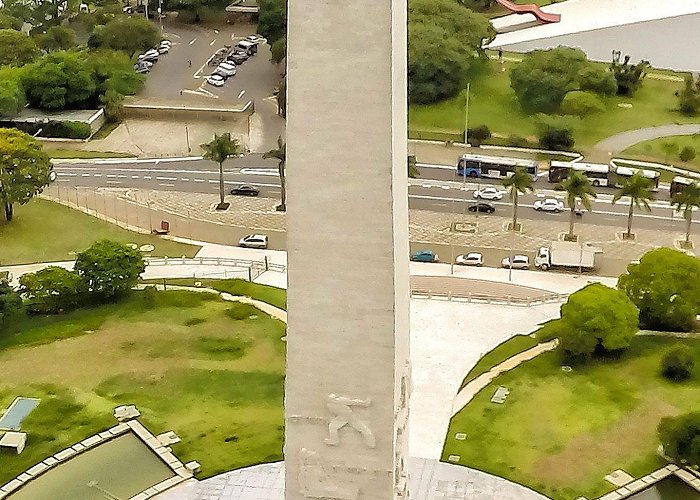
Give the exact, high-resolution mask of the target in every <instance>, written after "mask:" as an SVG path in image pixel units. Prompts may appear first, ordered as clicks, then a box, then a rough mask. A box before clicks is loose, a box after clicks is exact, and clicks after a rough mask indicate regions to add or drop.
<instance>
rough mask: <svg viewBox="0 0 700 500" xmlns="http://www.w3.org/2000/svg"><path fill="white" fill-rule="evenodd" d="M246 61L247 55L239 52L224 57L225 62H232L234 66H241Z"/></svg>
mask: <svg viewBox="0 0 700 500" xmlns="http://www.w3.org/2000/svg"><path fill="white" fill-rule="evenodd" d="M247 60H248V55H247V54H245V53H241V52H234V53H233V54H230V55H228V56H227V57H226V61H228V62H232V63H233V64H235V65H236V66H238V65H241V64H243V63H244V62H246V61H247Z"/></svg>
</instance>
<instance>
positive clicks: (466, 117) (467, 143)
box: [464, 83, 471, 152]
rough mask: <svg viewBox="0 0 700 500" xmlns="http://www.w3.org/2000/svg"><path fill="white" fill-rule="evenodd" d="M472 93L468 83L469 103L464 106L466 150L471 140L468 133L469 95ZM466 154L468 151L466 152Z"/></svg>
mask: <svg viewBox="0 0 700 500" xmlns="http://www.w3.org/2000/svg"><path fill="white" fill-rule="evenodd" d="M470 91H471V83H467V101H466V103H465V106H464V147H465V149H466V148H468V147H469V146H468V145H469V140H468V138H467V132H468V131H469V94H470ZM465 152H466V151H465Z"/></svg>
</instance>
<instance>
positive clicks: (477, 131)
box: [467, 125, 491, 148]
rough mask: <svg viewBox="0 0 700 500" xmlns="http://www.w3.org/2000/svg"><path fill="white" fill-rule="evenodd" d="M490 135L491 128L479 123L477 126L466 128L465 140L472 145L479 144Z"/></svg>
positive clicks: (476, 145) (477, 145)
mask: <svg viewBox="0 0 700 500" xmlns="http://www.w3.org/2000/svg"><path fill="white" fill-rule="evenodd" d="M490 137H491V130H490V129H489V128H488V127H487V126H486V125H479V126H478V127H474V128H470V129H468V130H467V140H468V141H469V143H470V144H471V145H472V146H474V147H477V148H478V147H479V146H481V145H482V144H483V143H484V141H486V140H487V139H489V138H490Z"/></svg>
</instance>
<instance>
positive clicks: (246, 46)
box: [236, 40, 258, 56]
mask: <svg viewBox="0 0 700 500" xmlns="http://www.w3.org/2000/svg"><path fill="white" fill-rule="evenodd" d="M236 48H237V49H243V50H245V51H246V52H247V53H248V55H250V56H254V55H255V54H257V53H258V44H257V43H253V42H251V41H249V40H241V41H240V42H238V43H237V44H236Z"/></svg>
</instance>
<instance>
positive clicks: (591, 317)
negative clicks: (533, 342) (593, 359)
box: [556, 283, 639, 359]
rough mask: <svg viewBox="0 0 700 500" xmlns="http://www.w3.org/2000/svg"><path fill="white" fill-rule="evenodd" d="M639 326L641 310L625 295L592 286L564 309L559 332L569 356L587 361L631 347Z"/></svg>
mask: <svg viewBox="0 0 700 500" xmlns="http://www.w3.org/2000/svg"><path fill="white" fill-rule="evenodd" d="M638 322H639V318H638V313H637V308H636V307H634V304H633V303H632V301H630V299H629V298H627V297H626V296H625V294H624V293H622V292H620V291H619V290H615V289H614V288H609V287H607V286H605V285H602V284H600V283H592V284H590V285H587V286H585V287H584V288H582V289H581V290H579V291H578V292H576V293H573V294H571V295H570V296H569V299H568V300H567V301H566V303H565V304H563V305H562V306H561V319H560V320H559V321H558V323H556V329H557V331H558V335H559V342H560V345H561V347H562V349H563V350H564V353H565V356H566V357H567V358H572V359H585V358H587V357H589V356H591V355H594V354H599V353H604V352H610V351H617V350H620V349H625V348H627V347H629V345H630V342H631V341H632V339H633V338H634V336H635V334H636V333H637V330H638V327H637V324H638Z"/></svg>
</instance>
